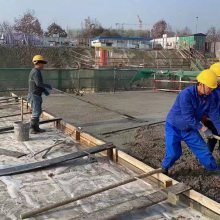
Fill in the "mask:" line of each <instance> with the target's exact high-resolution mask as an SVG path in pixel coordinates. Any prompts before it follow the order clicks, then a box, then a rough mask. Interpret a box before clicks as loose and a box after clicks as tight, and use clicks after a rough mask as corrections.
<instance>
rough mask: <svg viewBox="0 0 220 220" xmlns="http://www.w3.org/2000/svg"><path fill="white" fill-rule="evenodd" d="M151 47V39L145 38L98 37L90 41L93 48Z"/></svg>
mask: <svg viewBox="0 0 220 220" xmlns="http://www.w3.org/2000/svg"><path fill="white" fill-rule="evenodd" d="M151 45H152V43H151V42H150V39H147V38H143V37H121V36H113V37H110V36H98V37H95V38H92V39H90V46H91V47H107V48H121V49H150V48H152V46H151Z"/></svg>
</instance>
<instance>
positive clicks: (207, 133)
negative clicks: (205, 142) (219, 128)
mask: <svg viewBox="0 0 220 220" xmlns="http://www.w3.org/2000/svg"><path fill="white" fill-rule="evenodd" d="M203 134H204V137H205V138H213V133H212V131H211V130H210V129H206V130H205V131H204V132H203Z"/></svg>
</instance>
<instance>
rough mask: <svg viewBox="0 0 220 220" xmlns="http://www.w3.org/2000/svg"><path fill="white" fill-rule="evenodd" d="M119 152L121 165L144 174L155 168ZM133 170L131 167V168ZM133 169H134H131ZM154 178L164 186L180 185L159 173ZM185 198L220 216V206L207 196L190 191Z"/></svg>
mask: <svg viewBox="0 0 220 220" xmlns="http://www.w3.org/2000/svg"><path fill="white" fill-rule="evenodd" d="M117 151H118V152H117V153H118V163H119V164H122V165H123V164H124V161H125V162H127V164H130V166H133V167H136V168H138V169H140V170H142V171H144V172H149V171H152V170H153V168H152V167H150V166H148V165H146V164H144V163H142V162H141V161H139V160H137V159H135V158H133V157H132V156H130V155H128V154H126V153H124V152H122V151H120V150H117ZM115 153H116V151H115V149H114V154H115ZM130 168H131V167H130ZM131 169H132V168H131ZM153 177H154V178H155V179H157V180H159V181H160V182H162V183H163V184H166V181H169V180H172V183H173V184H177V183H179V182H178V181H176V180H174V179H171V178H170V177H168V176H166V175H164V174H162V173H159V174H155V175H153ZM183 194H184V195H185V196H187V197H188V198H189V199H192V200H194V201H196V202H197V203H199V204H200V205H202V206H204V207H206V208H208V209H210V210H211V211H213V212H215V213H217V214H218V215H220V204H219V203H218V202H216V201H214V200H212V199H210V198H208V197H207V196H204V195H202V194H201V193H199V192H197V191H195V190H189V191H188V192H184V193H183Z"/></svg>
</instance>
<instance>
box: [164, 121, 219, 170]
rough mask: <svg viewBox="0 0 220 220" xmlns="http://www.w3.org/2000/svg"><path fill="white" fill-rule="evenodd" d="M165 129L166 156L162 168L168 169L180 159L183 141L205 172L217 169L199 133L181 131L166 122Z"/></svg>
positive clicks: (195, 131)
mask: <svg viewBox="0 0 220 220" xmlns="http://www.w3.org/2000/svg"><path fill="white" fill-rule="evenodd" d="M165 129H166V132H165V133H166V137H165V138H166V155H165V158H164V160H163V162H162V167H163V168H167V169H168V168H170V167H171V166H173V164H174V163H175V161H176V160H178V159H179V158H180V156H181V155H182V147H181V141H184V142H185V143H186V144H187V146H188V147H189V148H190V150H191V151H192V152H193V154H194V155H195V156H196V157H197V159H198V160H199V162H200V163H201V164H202V165H203V166H204V167H205V168H206V169H207V170H216V169H218V165H217V163H216V161H215V159H214V157H213V156H212V153H211V152H210V150H209V147H208V145H207V144H206V142H205V141H204V139H203V138H202V136H201V135H200V133H199V131H197V130H189V131H182V130H179V129H178V128H176V127H174V126H172V125H171V124H169V123H168V122H166V125H165Z"/></svg>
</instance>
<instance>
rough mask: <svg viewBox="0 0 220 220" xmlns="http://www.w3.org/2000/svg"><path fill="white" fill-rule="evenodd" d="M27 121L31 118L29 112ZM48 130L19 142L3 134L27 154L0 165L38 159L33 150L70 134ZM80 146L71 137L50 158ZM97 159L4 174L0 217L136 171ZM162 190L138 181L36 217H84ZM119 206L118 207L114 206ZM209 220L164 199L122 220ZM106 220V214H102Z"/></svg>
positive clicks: (5, 122)
mask: <svg viewBox="0 0 220 220" xmlns="http://www.w3.org/2000/svg"><path fill="white" fill-rule="evenodd" d="M15 111H16V112H18V110H16V109H10V108H7V109H3V110H1V112H0V116H1V115H7V114H14V113H15ZM19 119H20V117H12V118H5V119H1V120H0V127H3V126H9V125H11V124H12V123H13V122H14V121H17V120H19ZM25 119H26V120H28V116H25ZM42 127H45V128H46V129H47V132H46V133H43V134H39V135H31V136H30V140H29V141H27V142H17V141H16V140H14V137H13V133H11V132H9V133H4V134H0V140H1V141H0V148H4V149H8V150H13V151H19V152H25V153H27V154H28V156H26V157H21V158H19V159H18V158H14V157H8V156H3V155H1V156H0V166H1V167H2V168H3V167H6V166H9V165H15V164H23V163H29V162H36V161H39V160H42V159H41V157H40V156H41V155H38V156H35V157H33V154H34V153H35V152H37V151H39V150H42V149H44V148H46V147H48V146H50V145H51V144H53V143H54V140H56V139H60V138H61V139H64V138H66V136H65V135H64V134H62V133H61V132H60V131H58V130H56V129H54V128H53V127H52V126H51V125H48V124H47V125H44V126H42ZM80 148H82V146H81V145H80V144H79V143H77V142H74V141H73V144H72V145H71V144H69V145H60V146H57V147H55V148H54V149H53V150H52V151H51V152H50V153H49V154H48V158H53V157H57V156H60V155H64V154H67V153H70V152H76V151H78V150H80ZM96 159H97V162H94V163H91V162H90V161H89V160H88V158H87V157H84V158H82V159H78V160H76V161H73V162H68V163H65V164H62V165H61V164H60V165H57V166H56V167H51V168H48V169H44V170H39V171H34V172H29V173H23V174H18V175H13V176H4V177H0V197H1V200H0V219H1V220H6V219H7V220H8V219H19V215H20V214H21V213H23V212H25V211H29V210H32V209H35V208H39V207H42V206H44V205H46V204H48V203H55V202H59V201H61V200H63V199H67V198H70V197H74V196H78V195H82V194H84V193H86V192H91V191H93V190H96V189H99V188H101V187H105V186H108V185H110V184H112V183H116V182H118V181H121V180H123V179H126V178H129V177H130V176H132V175H134V173H133V172H131V171H130V170H128V169H126V168H125V167H122V166H119V165H117V164H115V163H112V162H110V161H109V160H108V159H107V158H105V157H99V156H98V155H96ZM158 189H159V186H158V185H156V184H154V183H152V182H151V181H150V180H149V181H145V182H143V181H140V180H138V181H136V182H133V183H130V184H126V185H124V186H121V187H118V188H116V189H113V190H109V191H106V192H104V193H101V194H98V195H95V196H92V197H90V198H87V199H84V200H81V201H78V202H75V203H72V204H69V205H66V206H64V207H61V208H57V209H55V210H51V211H49V212H46V213H44V214H42V215H39V216H37V217H34V218H32V219H38V220H41V219H50V220H52V219H63V220H70V219H74V218H76V217H77V218H81V217H85V215H86V213H91V212H95V211H97V210H100V209H102V210H103V209H105V208H106V207H109V206H112V205H116V204H118V203H122V202H124V201H128V200H131V199H133V198H136V197H138V196H140V195H143V194H149V193H152V192H154V191H156V190H158ZM116 207H117V206H116ZM183 216H184V217H185V218H188V219H206V218H205V217H204V216H202V215H201V214H200V213H199V212H197V211H195V210H193V209H191V208H189V207H186V206H184V205H182V204H180V205H178V206H175V207H174V206H172V205H170V204H169V203H167V202H162V203H160V204H158V205H155V206H153V207H151V208H146V209H144V210H139V211H137V210H134V211H132V213H128V214H125V215H124V219H172V218H176V219H181V218H182V217H183ZM100 219H102V216H100Z"/></svg>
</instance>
